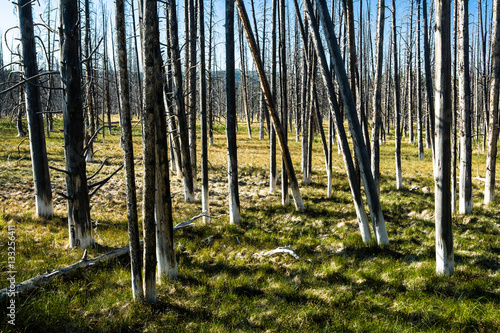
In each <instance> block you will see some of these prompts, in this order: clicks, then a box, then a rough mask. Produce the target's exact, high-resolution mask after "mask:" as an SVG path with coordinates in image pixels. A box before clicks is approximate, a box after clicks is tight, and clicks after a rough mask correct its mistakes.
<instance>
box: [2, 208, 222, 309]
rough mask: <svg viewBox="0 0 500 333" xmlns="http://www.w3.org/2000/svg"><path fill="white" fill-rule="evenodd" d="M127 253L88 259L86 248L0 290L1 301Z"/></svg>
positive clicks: (120, 251) (187, 223)
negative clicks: (77, 255)
mask: <svg viewBox="0 0 500 333" xmlns="http://www.w3.org/2000/svg"><path fill="white" fill-rule="evenodd" d="M203 216H209V215H207V214H205V213H202V214H199V215H196V216H195V217H193V218H191V219H190V220H188V221H185V222H181V223H179V224H177V225H176V226H174V228H173V230H174V231H176V230H179V229H182V228H186V227H189V226H191V225H194V223H193V221H195V220H196V219H199V218H201V217H203ZM222 216H225V215H219V216H209V217H210V218H212V219H218V218H220V217H222ZM143 244H144V242H143V241H140V242H139V246H142V245H143ZM127 254H129V247H128V246H125V247H122V248H120V249H116V250H113V251H110V252H108V253H105V254H102V255H100V256H98V257H95V258H93V259H87V250H85V252H84V253H83V257H82V259H80V261H78V262H76V263H74V264H72V265H69V266H66V267H63V268H59V269H55V270H53V271H50V272H49V271H47V273H45V274H39V275H37V276H35V277H33V278H31V279H29V280H26V281H23V282H20V283H18V284H15V285H14V284H11V285H10V286H8V287H6V288H4V289H2V290H0V301H2V300H3V299H4V298H5V297H7V296H9V297H11V295H16V296H17V294H19V293H20V292H23V291H27V290H31V289H35V288H38V287H41V286H43V285H45V284H47V283H49V282H50V281H52V280H54V279H55V278H57V277H59V276H61V275H64V274H69V273H73V272H76V271H78V270H80V269H87V268H90V267H92V266H95V265H96V264H97V263H100V262H105V261H108V260H111V259H115V258H119V257H123V256H125V255H127ZM6 273H9V272H6Z"/></svg>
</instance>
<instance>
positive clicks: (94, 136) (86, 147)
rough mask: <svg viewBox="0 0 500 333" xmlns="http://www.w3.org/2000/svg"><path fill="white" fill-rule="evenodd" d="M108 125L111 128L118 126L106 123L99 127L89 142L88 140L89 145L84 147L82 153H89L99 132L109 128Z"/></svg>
mask: <svg viewBox="0 0 500 333" xmlns="http://www.w3.org/2000/svg"><path fill="white" fill-rule="evenodd" d="M108 127H109V128H116V126H109V125H104V126H101V127H99V128H98V129H97V131H95V133H94V134H92V137H91V138H90V140H89V142H87V145H86V146H85V148H83V153H82V155H83V156H85V155H86V154H87V151H88V150H89V148H90V146H91V145H92V143H93V142H94V140H95V138H96V137H97V134H98V133H99V131H101V130H102V129H104V128H108Z"/></svg>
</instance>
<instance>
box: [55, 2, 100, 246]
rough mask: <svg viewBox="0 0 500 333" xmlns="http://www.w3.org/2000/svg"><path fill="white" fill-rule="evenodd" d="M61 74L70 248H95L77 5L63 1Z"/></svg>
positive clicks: (60, 31) (61, 8)
mask: <svg viewBox="0 0 500 333" xmlns="http://www.w3.org/2000/svg"><path fill="white" fill-rule="evenodd" d="M59 4H60V8H59V14H60V20H59V22H60V24H61V27H60V28H59V43H60V52H61V55H60V59H61V60H60V61H61V64H60V71H61V80H62V87H63V88H64V103H63V118H64V148H65V150H64V152H65V154H64V158H65V162H66V191H67V194H66V196H67V200H68V227H69V245H70V247H73V248H74V247H79V248H88V247H90V246H92V244H93V243H94V240H93V238H92V223H91V220H90V207H89V192H88V186H87V175H86V165H85V153H86V152H85V150H84V137H85V133H84V123H83V108H82V91H81V67H80V57H79V54H78V49H79V44H80V40H79V34H78V33H75V29H78V8H77V7H78V6H77V3H76V2H75V1H72V0H61V1H60V3H59Z"/></svg>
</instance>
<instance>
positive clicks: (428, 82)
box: [422, 0, 437, 159]
mask: <svg viewBox="0 0 500 333" xmlns="http://www.w3.org/2000/svg"><path fill="white" fill-rule="evenodd" d="M422 13H423V15H422V16H423V17H422V20H423V23H424V31H423V36H422V37H423V39H424V68H425V87H426V92H427V93H426V96H427V110H428V111H429V112H428V117H427V119H428V122H427V140H428V141H429V142H430V144H431V149H432V154H433V156H434V151H435V143H434V141H435V139H434V136H435V134H434V133H435V121H434V110H435V108H434V98H433V90H432V73H431V51H430V46H429V37H428V36H429V29H428V21H427V0H423V2H422ZM436 77H437V75H436ZM433 159H434V157H433Z"/></svg>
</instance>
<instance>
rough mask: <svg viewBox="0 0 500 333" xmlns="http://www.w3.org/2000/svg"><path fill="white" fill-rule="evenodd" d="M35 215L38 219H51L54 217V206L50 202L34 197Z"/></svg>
mask: <svg viewBox="0 0 500 333" xmlns="http://www.w3.org/2000/svg"><path fill="white" fill-rule="evenodd" d="M35 201H36V215H37V216H39V217H45V218H52V217H53V216H54V206H53V204H52V200H44V199H43V198H41V197H38V196H36V197H35Z"/></svg>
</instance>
